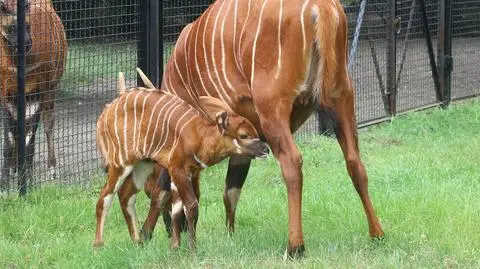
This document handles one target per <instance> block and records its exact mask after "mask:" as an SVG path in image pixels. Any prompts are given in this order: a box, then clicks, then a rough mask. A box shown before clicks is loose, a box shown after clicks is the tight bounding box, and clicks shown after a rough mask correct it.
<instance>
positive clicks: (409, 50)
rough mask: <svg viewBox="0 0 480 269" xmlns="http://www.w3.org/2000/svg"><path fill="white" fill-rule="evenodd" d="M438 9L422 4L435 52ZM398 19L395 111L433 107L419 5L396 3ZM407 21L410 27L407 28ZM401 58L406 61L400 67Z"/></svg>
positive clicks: (407, 1)
mask: <svg viewBox="0 0 480 269" xmlns="http://www.w3.org/2000/svg"><path fill="white" fill-rule="evenodd" d="M438 8H439V5H438V1H435V2H433V1H425V9H426V14H427V20H428V26H429V27H428V29H429V31H430V36H431V37H432V43H433V45H434V51H435V52H436V46H437V44H438V39H437V37H438V22H439V18H438V14H439V13H438V12H439V11H438ZM412 9H413V10H412ZM397 15H398V16H400V18H401V21H400V28H399V33H398V34H397V75H396V77H397V80H398V81H399V83H398V85H397V111H398V112H402V111H406V110H411V109H414V108H418V107H422V106H426V105H430V104H433V103H436V102H437V98H436V92H435V87H434V83H433V76H432V69H431V66H430V62H429V56H428V48H427V45H426V39H425V34H424V30H423V24H422V19H421V12H420V7H419V1H418V0H415V1H412V0H403V1H398V2H397ZM409 21H410V27H408V25H409ZM405 46H406V47H405ZM403 58H405V60H404V63H403V66H402V59H403ZM399 74H400V76H399Z"/></svg>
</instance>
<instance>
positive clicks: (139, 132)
mask: <svg viewBox="0 0 480 269" xmlns="http://www.w3.org/2000/svg"><path fill="white" fill-rule="evenodd" d="M151 94H152V92H149V93H148V94H147V96H145V98H143V104H142V113H141V114H140V115H141V116H140V123H139V125H138V137H137V138H138V143H137V145H136V147H135V151H136V152H137V153H138V155H137V156H142V154H141V152H140V150H139V149H138V147H140V137H142V136H141V132H142V122H143V115H144V114H145V103H146V102H147V99H148V97H149V96H150V95H151Z"/></svg>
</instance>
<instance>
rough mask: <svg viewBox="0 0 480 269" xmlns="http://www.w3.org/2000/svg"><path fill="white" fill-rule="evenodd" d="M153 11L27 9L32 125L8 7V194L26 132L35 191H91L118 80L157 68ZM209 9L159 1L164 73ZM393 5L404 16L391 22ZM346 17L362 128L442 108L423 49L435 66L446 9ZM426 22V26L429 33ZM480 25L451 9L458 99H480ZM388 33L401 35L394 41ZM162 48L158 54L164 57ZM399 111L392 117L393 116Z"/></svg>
mask: <svg viewBox="0 0 480 269" xmlns="http://www.w3.org/2000/svg"><path fill="white" fill-rule="evenodd" d="M149 1H154V0H101V1H72V0H53V1H49V0H30V1H26V2H28V6H27V8H26V17H25V18H26V27H27V34H26V35H25V38H24V39H25V40H24V41H25V50H26V57H25V60H26V65H25V66H24V69H25V74H26V80H25V93H26V99H25V100H26V104H25V118H24V119H25V122H24V124H22V123H21V122H19V120H21V119H19V118H18V117H17V116H18V115H17V113H18V111H19V110H17V108H18V105H19V104H18V100H17V99H16V96H17V77H18V75H17V71H18V72H19V71H21V69H22V68H21V66H19V63H18V62H16V59H17V54H18V51H17V48H18V47H19V46H18V45H19V44H18V42H17V41H18V40H20V39H21V38H20V39H19V38H18V35H17V29H18V27H19V26H20V25H18V24H17V16H16V3H17V0H5V1H2V2H1V5H2V8H1V10H0V15H1V21H0V26H1V28H2V36H1V41H0V46H1V58H0V61H1V68H2V70H1V72H2V73H1V83H2V84H1V89H2V95H1V104H2V114H1V116H0V118H1V120H2V123H3V124H2V130H1V131H2V133H3V135H2V138H1V139H0V141H1V142H0V147H1V150H2V156H1V157H0V159H1V165H2V169H1V171H0V172H1V177H0V192H5V191H9V190H10V191H12V190H15V189H17V188H18V173H16V172H18V171H16V169H15V168H16V165H17V163H16V160H17V152H18V151H17V147H18V145H16V137H17V136H18V134H19V131H18V128H17V127H18V126H19V125H24V126H25V128H24V129H23V132H24V133H25V138H26V143H25V147H26V150H25V151H24V152H25V154H26V156H25V163H26V165H27V172H30V176H29V183H31V184H33V185H36V184H40V183H45V182H54V183H69V184H71V183H74V184H80V183H82V184H83V183H88V182H91V180H92V178H94V177H95V175H96V174H97V173H98V172H99V167H98V164H99V163H98V154H97V151H96V143H95V130H96V126H95V124H96V120H97V117H98V116H99V114H100V112H101V110H102V108H103V106H104V105H105V104H106V103H108V102H110V101H111V100H112V99H113V98H114V97H115V96H116V94H117V93H116V77H117V73H118V72H119V71H123V72H125V73H126V76H127V82H128V85H127V86H133V85H134V84H136V83H137V77H136V74H135V67H136V66H139V65H140V66H141V65H142V64H143V63H144V62H145V61H146V60H148V59H145V58H150V56H149V55H150V54H145V53H144V52H145V51H142V50H145V48H147V49H148V50H155V47H153V48H152V46H155V44H157V43H155V42H153V43H152V42H151V39H152V37H154V36H156V32H155V29H156V28H155V27H150V26H152V25H149V24H148V23H151V22H152V21H153V22H155V18H153V19H152V17H151V15H148V14H147V13H148V12H149V11H148V7H149V6H148V5H146V3H150V2H149ZM364 1H365V0H364ZM446 1H448V0H446ZM211 2H212V1H210V0H201V1H200V0H198V1H191V0H166V1H161V2H160V3H161V5H163V10H162V11H161V12H160V16H159V18H160V19H161V20H162V21H161V23H162V25H163V28H162V29H161V30H163V36H161V38H160V42H158V45H159V46H163V52H164V56H163V63H164V64H165V62H166V61H167V59H168V58H169V55H170V53H171V49H172V48H173V46H174V44H175V41H176V39H177V37H178V35H179V33H180V31H181V30H182V29H183V27H184V26H185V25H186V24H187V23H189V22H192V21H193V20H195V18H197V17H198V16H199V15H200V14H201V13H202V12H203V11H204V10H205V9H206V8H207V7H208V6H209V4H210V3H211ZM423 2H425V4H424V5H421V4H422V3H423ZM157 3H158V2H157ZM392 4H394V5H396V7H395V6H393V8H394V10H395V13H396V16H395V17H393V18H392V17H391V14H392V13H391V9H392ZM344 7H345V11H346V12H347V15H348V19H349V28H350V29H349V33H350V44H349V45H350V49H352V48H353V47H355V49H356V53H355V57H354V58H351V59H350V60H351V61H352V65H351V74H352V78H353V80H354V86H355V88H356V112H357V121H358V122H359V124H369V123H372V122H376V121H378V120H383V119H385V118H387V117H389V115H391V114H392V110H393V111H395V112H403V111H408V110H412V109H416V108H420V107H425V106H429V105H435V104H439V103H440V102H441V99H439V97H438V94H439V93H438V89H437V86H436V85H435V83H434V79H433V75H432V74H433V73H432V68H431V64H430V61H431V57H430V55H431V54H429V47H428V42H427V39H426V33H427V32H428V34H429V35H430V36H431V39H430V42H431V44H432V45H433V46H432V47H431V48H430V52H432V51H433V52H434V53H435V54H436V55H437V51H438V49H439V47H438V44H439V32H441V31H440V30H441V29H440V28H441V27H440V21H441V20H440V17H439V14H440V6H439V1H434V0H415V1H412V0H400V1H394V0H388V1H380V0H375V1H368V2H366V5H365V10H364V12H361V11H362V10H361V1H356V0H354V1H350V2H348V3H345V6H344ZM422 7H423V8H422ZM423 11H424V12H423ZM423 13H425V14H426V22H427V23H428V25H427V27H424V26H425V24H424V20H423V17H422V14H423ZM479 14H480V4H479V3H478V1H468V0H463V1H455V3H454V4H453V8H452V15H453V16H452V18H453V36H454V39H453V56H454V58H455V61H454V69H453V74H452V77H453V80H452V97H453V98H463V97H468V96H472V95H478V94H480V87H479V86H478V85H480V84H479V83H478V82H479V79H480V71H478V70H480V68H478V65H479V63H480V53H478V51H477V48H478V47H479V45H480V31H479V30H478V29H480V19H479V16H478V15H479ZM359 16H360V20H358V18H359ZM358 21H360V22H361V23H362V26H361V28H360V29H359V30H360V31H358V33H359V36H358V43H356V44H352V40H353V39H354V36H355V32H356V31H355V29H356V26H357V22H358ZM146 23H147V24H146ZM152 29H153V30H152ZM427 30H428V31H427ZM152 31H153V32H152ZM392 31H395V33H394V34H393V35H392ZM392 37H393V39H392ZM147 39H148V40H147ZM145 40H147V41H148V42H150V43H149V44H150V45H149V46H150V47H149V46H145V43H144V42H146V41H145ZM152 44H153V45H152ZM392 44H394V45H393V48H392ZM160 48H161V47H159V48H156V49H157V51H160ZM150 60H151V59H150ZM434 60H435V59H434ZM158 62H159V64H160V62H161V60H160V61H158ZM154 64H155V61H154ZM17 68H18V70H17ZM391 100H393V102H392V101H391ZM392 104H394V105H396V107H393V108H392ZM37 122H39V124H37ZM37 127H38V128H37ZM319 129H320V126H319V121H318V115H316V114H315V115H313V116H312V117H311V119H310V120H308V121H307V122H306V124H305V125H304V126H303V127H302V128H301V129H300V130H299V132H298V135H300V136H308V135H310V134H315V133H318V131H319ZM33 149H34V150H33Z"/></svg>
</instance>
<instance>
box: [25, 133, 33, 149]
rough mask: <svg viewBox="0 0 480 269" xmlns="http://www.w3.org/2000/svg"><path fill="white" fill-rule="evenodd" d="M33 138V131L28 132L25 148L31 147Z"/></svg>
mask: <svg viewBox="0 0 480 269" xmlns="http://www.w3.org/2000/svg"><path fill="white" fill-rule="evenodd" d="M32 137H33V131H32V130H30V131H28V133H27V135H26V136H25V146H26V147H28V145H30V139H32Z"/></svg>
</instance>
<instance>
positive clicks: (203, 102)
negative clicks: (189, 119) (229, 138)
mask: <svg viewBox="0 0 480 269" xmlns="http://www.w3.org/2000/svg"><path fill="white" fill-rule="evenodd" d="M198 102H199V105H200V107H201V108H202V109H203V111H205V113H207V115H208V117H209V118H210V120H212V121H214V122H217V123H218V118H217V115H218V114H219V113H221V112H225V115H227V114H234V113H233V111H232V110H231V109H230V108H229V107H228V106H227V105H226V104H225V103H224V102H222V101H221V100H220V99H218V98H215V97H211V96H200V97H199V98H198Z"/></svg>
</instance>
